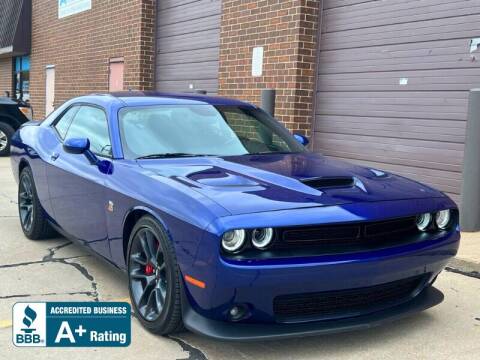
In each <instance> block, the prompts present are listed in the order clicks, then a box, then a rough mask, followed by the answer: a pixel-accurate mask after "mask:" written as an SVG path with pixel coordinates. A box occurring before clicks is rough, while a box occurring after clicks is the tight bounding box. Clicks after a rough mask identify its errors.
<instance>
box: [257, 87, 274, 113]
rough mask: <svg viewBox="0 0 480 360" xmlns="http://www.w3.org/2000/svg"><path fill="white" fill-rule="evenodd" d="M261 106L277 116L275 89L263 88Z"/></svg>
mask: <svg viewBox="0 0 480 360" xmlns="http://www.w3.org/2000/svg"><path fill="white" fill-rule="evenodd" d="M260 107H261V108H262V109H263V110H265V111H266V112H267V113H269V114H270V115H272V117H274V116H275V89H262V104H261V105H260Z"/></svg>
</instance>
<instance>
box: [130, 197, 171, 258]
mask: <svg viewBox="0 0 480 360" xmlns="http://www.w3.org/2000/svg"><path fill="white" fill-rule="evenodd" d="M145 215H150V216H152V217H153V218H154V219H156V220H157V221H158V222H159V223H160V225H161V226H162V227H163V229H164V230H165V232H166V233H167V235H168V237H169V239H170V240H171V235H170V232H169V231H168V227H167V225H166V223H165V222H164V221H163V219H162V218H161V216H160V215H159V214H158V213H157V212H156V211H154V210H152V209H150V208H148V207H145V206H136V207H133V208H131V209H130V210H129V211H128V212H127V214H126V215H125V218H124V219H123V227H122V228H123V232H122V239H123V258H124V259H125V262H126V260H127V250H128V242H129V240H130V235H131V233H132V230H133V228H134V226H135V224H136V223H137V221H138V220H140V218H141V217H143V216H145Z"/></svg>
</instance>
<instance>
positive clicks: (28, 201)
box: [18, 166, 56, 240]
mask: <svg viewBox="0 0 480 360" xmlns="http://www.w3.org/2000/svg"><path fill="white" fill-rule="evenodd" d="M18 215H19V217H20V225H21V226H22V230H23V233H24V234H25V236H26V237H27V238H29V239H30V240H40V239H48V238H51V237H53V236H55V235H56V232H55V230H53V228H52V227H51V225H50V223H49V222H48V220H47V215H46V213H45V211H44V210H43V208H42V206H41V204H40V200H39V199H38V196H37V189H36V188H35V181H34V179H33V174H32V169H30V167H28V166H27V167H25V168H24V169H23V170H22V171H21V172H20V176H19V182H18Z"/></svg>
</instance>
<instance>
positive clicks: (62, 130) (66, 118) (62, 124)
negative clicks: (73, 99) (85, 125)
mask: <svg viewBox="0 0 480 360" xmlns="http://www.w3.org/2000/svg"><path fill="white" fill-rule="evenodd" d="M79 108H80V107H79V106H73V107H71V108H70V109H68V110H67V112H66V113H65V114H63V115H62V117H61V118H60V120H57V121H56V123H55V125H54V127H55V129H57V132H58V135H60V137H61V138H62V139H65V134H66V133H67V130H68V128H69V127H70V124H71V123H72V120H73V118H74V117H75V114H76V113H77V111H78V109H79Z"/></svg>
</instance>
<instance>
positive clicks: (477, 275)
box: [445, 267, 480, 279]
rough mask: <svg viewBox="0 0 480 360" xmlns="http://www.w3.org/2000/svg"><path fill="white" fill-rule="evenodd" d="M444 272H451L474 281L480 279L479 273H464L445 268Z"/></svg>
mask: <svg viewBox="0 0 480 360" xmlns="http://www.w3.org/2000/svg"><path fill="white" fill-rule="evenodd" d="M445 271H448V272H452V273H454V274H459V275H463V276H468V277H471V278H474V279H480V272H478V271H464V270H460V269H455V268H452V267H446V268H445Z"/></svg>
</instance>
